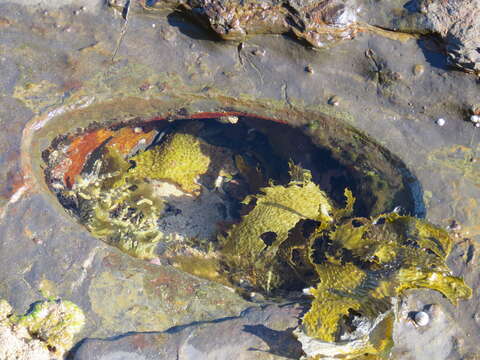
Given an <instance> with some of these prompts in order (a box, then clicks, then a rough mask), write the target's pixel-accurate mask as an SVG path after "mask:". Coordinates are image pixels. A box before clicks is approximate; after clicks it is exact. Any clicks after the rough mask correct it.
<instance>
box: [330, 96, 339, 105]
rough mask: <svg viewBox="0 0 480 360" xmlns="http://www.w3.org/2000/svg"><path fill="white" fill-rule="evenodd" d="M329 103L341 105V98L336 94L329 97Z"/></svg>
mask: <svg viewBox="0 0 480 360" xmlns="http://www.w3.org/2000/svg"><path fill="white" fill-rule="evenodd" d="M328 105H332V106H338V105H340V98H339V97H338V96H336V95H334V96H332V97H331V98H330V99H328Z"/></svg>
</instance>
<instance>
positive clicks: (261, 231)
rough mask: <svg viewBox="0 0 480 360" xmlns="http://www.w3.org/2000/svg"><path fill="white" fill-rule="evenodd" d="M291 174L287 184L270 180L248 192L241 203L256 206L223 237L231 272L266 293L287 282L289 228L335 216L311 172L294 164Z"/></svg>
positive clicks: (221, 241)
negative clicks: (283, 270)
mask: <svg viewBox="0 0 480 360" xmlns="http://www.w3.org/2000/svg"><path fill="white" fill-rule="evenodd" d="M291 174H292V179H291V181H290V182H289V183H288V184H287V185H285V186H282V185H273V184H271V186H269V187H263V188H261V189H260V193H259V194H257V195H252V196H247V197H246V198H245V199H244V200H243V202H242V203H243V204H245V205H246V206H251V204H254V207H253V209H252V210H251V211H250V212H248V214H246V215H245V216H244V217H243V218H242V221H241V222H240V223H238V224H235V225H233V226H232V227H231V229H230V230H229V232H228V235H227V236H226V237H221V238H220V244H221V250H220V252H221V254H222V257H223V258H224V259H225V261H226V263H227V265H228V268H229V276H230V277H232V278H237V280H242V281H248V282H249V283H250V284H249V285H250V286H252V287H253V288H256V289H261V290H263V291H265V292H267V293H268V292H270V291H271V290H275V289H276V288H279V287H281V286H282V283H284V282H285V279H284V276H283V275H282V274H281V268H282V266H284V265H285V264H284V263H283V262H282V260H285V259H282V255H281V254H282V250H283V248H284V246H282V245H285V243H286V242H287V240H288V239H289V235H290V230H291V229H293V228H294V227H295V225H296V224H297V223H298V222H299V221H300V220H302V219H310V220H320V221H325V222H329V221H331V220H332V218H331V215H330V213H331V209H332V205H331V202H330V200H329V199H328V198H327V196H326V194H325V193H324V192H323V191H322V190H320V188H319V187H318V186H317V185H316V184H314V183H313V182H312V181H311V174H310V172H308V171H305V170H303V169H300V168H298V167H296V166H293V165H292V170H291ZM290 238H292V237H290Z"/></svg>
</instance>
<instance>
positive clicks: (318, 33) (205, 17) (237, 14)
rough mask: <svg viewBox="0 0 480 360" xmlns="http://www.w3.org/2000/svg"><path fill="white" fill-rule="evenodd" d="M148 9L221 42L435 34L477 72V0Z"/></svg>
mask: <svg viewBox="0 0 480 360" xmlns="http://www.w3.org/2000/svg"><path fill="white" fill-rule="evenodd" d="M116 1H118V0H116ZM111 2H114V3H115V1H114V0H111ZM147 7H154V8H169V9H175V8H182V9H183V10H186V11H187V13H188V14H189V15H190V16H192V17H194V18H195V19H197V20H198V21H199V22H200V23H201V24H203V26H205V27H207V28H209V29H211V30H213V31H214V32H215V33H216V34H217V35H218V36H219V37H220V38H222V39H225V40H237V41H241V40H244V39H246V37H247V36H249V35H258V34H284V33H293V34H294V35H295V36H296V37H298V38H299V39H303V40H304V41H306V42H307V43H308V44H309V45H311V46H313V47H316V48H322V47H325V46H329V45H331V44H334V43H336V42H339V41H341V40H345V39H352V38H354V37H355V35H356V34H357V32H359V31H382V30H383V29H388V30H391V31H398V32H402V33H413V34H420V35H426V34H438V35H440V36H441V37H442V39H443V41H444V44H445V51H446V53H447V55H448V61H449V62H450V63H451V64H452V65H454V66H456V67H459V68H461V69H463V70H465V71H473V72H478V71H480V52H479V50H478V48H479V43H480V40H479V39H480V22H479V21H478V18H479V15H480V5H479V2H478V1H477V0H468V1H462V0H448V1H441V2H440V1H432V0H416V1H411V2H408V3H407V4H405V1H403V0H402V1H391V2H387V3H385V2H384V3H381V5H379V3H378V2H374V1H368V0H360V1H355V0H348V1H340V0H308V1H300V0H289V1H283V2H282V1H278V0H270V1H263V2H261V3H259V2H257V1H254V0H249V1H239V0H228V1H220V0H169V1H158V0H157V1H154V2H147ZM390 36H394V35H390Z"/></svg>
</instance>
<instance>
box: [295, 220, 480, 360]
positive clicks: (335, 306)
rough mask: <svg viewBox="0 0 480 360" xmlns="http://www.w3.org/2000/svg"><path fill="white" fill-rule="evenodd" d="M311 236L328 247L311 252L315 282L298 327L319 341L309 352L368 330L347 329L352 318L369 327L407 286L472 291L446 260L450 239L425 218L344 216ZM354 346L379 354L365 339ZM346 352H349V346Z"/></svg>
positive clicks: (465, 294)
mask: <svg viewBox="0 0 480 360" xmlns="http://www.w3.org/2000/svg"><path fill="white" fill-rule="evenodd" d="M314 236H315V237H316V241H320V242H325V241H327V242H328V246H326V247H324V248H325V251H324V252H322V253H321V254H314V255H313V256H314V257H315V259H313V261H314V262H315V271H316V273H317V274H318V277H319V283H318V284H317V285H316V287H314V288H312V289H311V290H310V292H311V295H312V296H313V301H312V305H311V308H310V310H309V311H308V312H307V313H306V314H305V316H304V317H303V321H302V326H301V328H302V331H303V333H304V334H303V335H306V336H308V337H309V338H314V339H318V340H320V342H319V343H318V345H319V346H318V348H317V350H316V352H314V353H313V354H312V355H325V353H323V351H324V348H325V346H324V344H322V343H321V342H328V343H333V342H336V343H339V344H341V343H342V342H345V341H346V340H348V339H350V338H352V335H353V337H359V338H361V337H362V336H363V337H365V336H366V335H368V332H367V333H357V334H355V333H353V334H349V332H348V331H346V329H349V328H352V324H353V323H357V324H360V323H361V324H362V327H363V328H366V329H373V328H374V327H375V326H376V322H377V321H378V319H379V318H381V317H382V316H386V315H387V314H389V313H390V312H391V311H392V308H393V302H394V300H393V299H394V298H396V297H397V296H398V295H400V294H401V293H402V291H404V290H405V289H409V288H429V289H433V290H437V291H439V292H441V293H442V294H443V295H444V296H446V297H447V298H448V299H449V300H450V301H451V302H452V303H456V301H457V299H467V298H469V297H470V296H471V293H472V291H471V289H470V288H469V287H468V286H467V285H465V283H464V282H463V280H462V279H460V278H457V277H454V276H452V275H451V272H450V270H449V268H448V266H447V265H446V264H445V260H446V258H447V256H448V254H449V253H450V251H451V248H452V239H451V238H450V237H449V236H448V234H447V233H446V232H445V231H444V230H442V229H440V228H438V227H435V226H433V225H431V224H429V223H427V222H425V221H422V220H419V219H416V218H413V217H410V216H400V215H398V214H396V213H391V214H386V215H382V216H380V217H378V218H376V219H374V220H372V219H365V218H354V219H348V220H346V221H344V222H342V223H341V224H336V225H335V226H333V227H332V228H331V229H327V230H325V231H323V233H322V234H318V233H315V234H314ZM314 244H315V242H314ZM316 246H318V243H317V244H316ZM365 340H367V339H365ZM357 345H358V344H357ZM357 350H358V351H359V352H362V353H365V352H366V353H370V354H377V353H380V352H381V351H383V350H384V348H383V347H380V348H378V347H375V346H372V343H371V341H364V342H363V343H362V346H358V349H357ZM328 351H330V350H328ZM348 352H349V354H350V355H349V356H350V357H353V355H354V353H355V352H354V351H353V349H352V348H351V347H350V350H348Z"/></svg>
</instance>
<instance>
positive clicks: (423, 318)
mask: <svg viewBox="0 0 480 360" xmlns="http://www.w3.org/2000/svg"><path fill="white" fill-rule="evenodd" d="M413 321H415V324H416V325H418V326H426V325H428V323H429V322H430V316H428V314H427V313H426V312H425V311H419V312H417V313H416V314H415V315H414V317H413Z"/></svg>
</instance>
